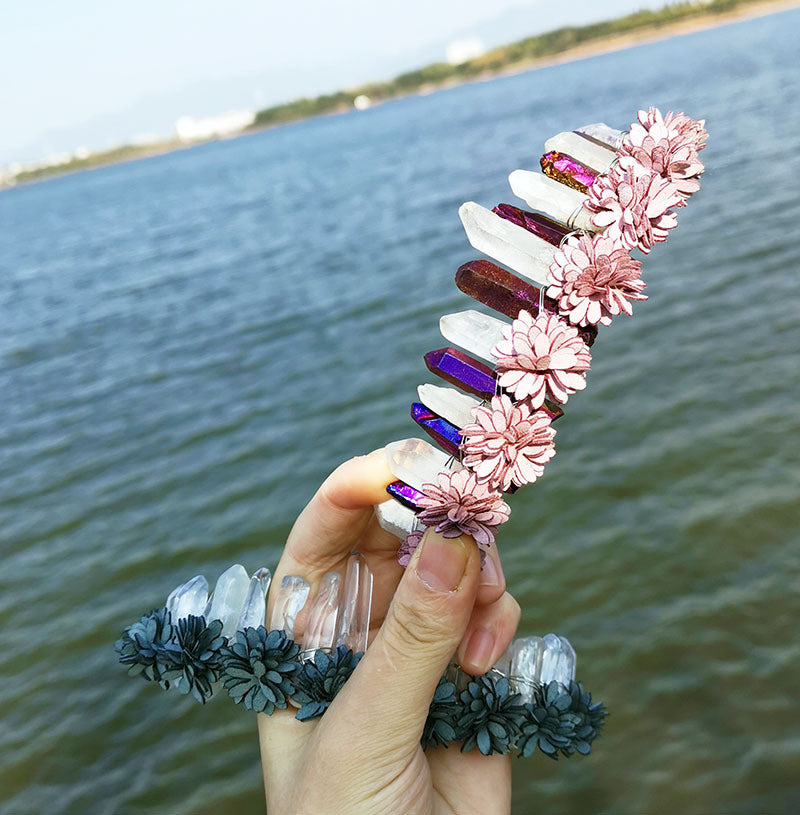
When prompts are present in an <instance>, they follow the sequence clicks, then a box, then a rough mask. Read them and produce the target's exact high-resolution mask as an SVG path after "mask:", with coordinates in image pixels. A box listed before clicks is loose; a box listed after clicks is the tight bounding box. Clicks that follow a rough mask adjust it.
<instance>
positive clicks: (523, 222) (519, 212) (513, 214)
mask: <svg viewBox="0 0 800 815" xmlns="http://www.w3.org/2000/svg"><path fill="white" fill-rule="evenodd" d="M492 212H494V213H495V215H499V216H500V217H501V218H505V219H506V220H507V221H511V223H512V224H516V225H517V226H521V227H522V228H523V229H527V230H528V232H533V234H534V235H538V236H539V237H540V238H541V239H542V240H545V241H547V242H548V243H550V244H552V245H553V246H560V245H561V241H562V240H564V238H565V237H566V236H567V235H569V233H570V232H571V231H572V230H571V229H569V228H568V227H566V226H564V224H560V223H559V222H558V221H554V220H553V219H552V218H548V217H546V216H545V215H540V214H539V213H538V212H528V210H526V209H520V208H519V207H515V206H512V205H511V204H498V205H497V206H496V207H495V208H494V209H493V210H492Z"/></svg>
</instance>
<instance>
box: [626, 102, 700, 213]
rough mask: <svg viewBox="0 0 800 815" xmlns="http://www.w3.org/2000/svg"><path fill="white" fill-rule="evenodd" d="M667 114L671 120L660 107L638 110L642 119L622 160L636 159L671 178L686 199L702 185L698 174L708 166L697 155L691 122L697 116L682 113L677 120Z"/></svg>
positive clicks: (631, 136) (631, 130)
mask: <svg viewBox="0 0 800 815" xmlns="http://www.w3.org/2000/svg"><path fill="white" fill-rule="evenodd" d="M680 115H681V116H683V114H680ZM667 116H669V117H670V118H669V121H667V120H666V119H665V118H664V117H663V116H662V115H661V111H660V110H658V109H657V108H650V110H649V111H647V112H646V111H643V110H641V111H639V121H638V122H635V123H634V124H632V125H631V129H630V132H629V133H628V135H627V136H625V138H624V139H623V141H622V146H621V147H620V149H619V151H618V152H619V155H620V158H621V161H620V163H621V164H623V166H625V165H626V162H629V161H631V160H633V161H635V162H637V163H638V164H640V165H641V166H642V167H644V168H645V169H646V170H652V171H653V172H654V173H658V175H660V176H661V177H662V178H665V179H666V180H667V181H671V182H672V183H673V184H674V185H675V188H676V189H677V190H678V192H680V194H681V197H682V198H683V199H686V198H688V197H689V196H690V195H692V194H693V193H695V192H697V190H699V189H700V182H699V181H698V178H697V177H698V176H699V175H701V173H702V172H703V170H704V169H705V167H704V166H703V162H702V161H700V159H699V158H698V157H697V141H696V139H697V136H696V134H695V133H694V132H693V131H692V125H691V124H689V123H691V122H694V120H692V119H689V118H688V117H683V119H681V120H679V122H678V123H677V124H676V122H675V118H674V116H673V114H672V113H668V114H667ZM684 119H685V120H686V122H684V121H683V120H684ZM694 124H698V123H696V122H694ZM703 132H705V131H703ZM706 135H708V134H706ZM683 203H684V202H683V201H682V202H681V204H683Z"/></svg>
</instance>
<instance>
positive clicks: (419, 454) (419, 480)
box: [384, 439, 461, 492]
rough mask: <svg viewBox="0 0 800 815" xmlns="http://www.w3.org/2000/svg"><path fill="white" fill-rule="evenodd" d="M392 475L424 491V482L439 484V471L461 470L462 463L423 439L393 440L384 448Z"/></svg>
mask: <svg viewBox="0 0 800 815" xmlns="http://www.w3.org/2000/svg"><path fill="white" fill-rule="evenodd" d="M384 453H385V455H386V462H387V464H388V465H389V469H390V470H391V471H392V475H394V477H395V478H399V479H400V480H401V481H405V482H406V484H410V485H411V486H412V487H414V488H415V489H418V490H420V491H422V492H424V490H423V489H422V487H423V485H424V484H438V483H439V482H438V475H439V473H441V472H443V471H445V470H452V471H455V470H460V469H461V464H460V463H459V462H457V461H454V460H453V459H452V458H451V457H450V456H448V455H447V453H443V452H442V451H441V450H437V449H436V448H435V447H434V446H433V445H432V444H428V442H426V441H423V440H422V439H403V440H402V441H393V442H391V443H390V444H387V445H386V447H385V448H384Z"/></svg>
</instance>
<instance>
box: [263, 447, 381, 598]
mask: <svg viewBox="0 0 800 815" xmlns="http://www.w3.org/2000/svg"><path fill="white" fill-rule="evenodd" d="M394 480H395V477H394V476H393V475H392V473H391V471H390V470H389V467H388V465H387V463H386V457H385V455H384V453H383V450H382V449H381V450H375V451H373V452H372V453H370V454H369V455H366V456H357V457H356V458H351V459H349V460H348V461H345V462H344V463H343V464H340V465H339V466H338V467H337V468H336V469H335V470H334V471H333V472H332V473H331V474H330V475H329V476H328V477H327V478H326V479H325V481H324V482H323V483H322V486H320V488H319V489H318V490H317V492H316V494H315V495H314V497H313V498H312V499H311V500H310V501H309V502H308V504H307V505H306V507H305V509H303V511H302V512H301V513H300V515H299V516H298V518H297V520H296V521H295V523H294V526H293V527H292V531H291V532H290V533H289V537H288V539H287V541H286V546H285V548H284V550H283V554H282V556H281V560H280V563H279V564H278V568H277V569H276V570H275V575H274V577H273V581H272V585H273V586H280V584H281V581H282V580H283V578H284V576H285V575H302V576H303V577H304V578H305V579H306V580H307V581H308V582H309V584H310V585H311V590H312V594H313V593H315V589H316V586H317V584H318V583H319V581H320V579H321V578H322V576H323V575H324V574H325V573H326V572H329V571H334V570H336V568H337V567H339V566H341V565H342V564H343V562H344V560H345V559H346V558H347V556H348V555H349V554H350V552H351V551H352V550H353V549H354V548H355V547H356V545H357V544H358V541H359V539H360V538H361V535H362V534H363V533H364V530H365V529H366V527H367V524H369V521H370V518H371V517H372V512H373V506H374V505H375V504H379V503H381V502H382V501H385V500H386V498H387V495H386V487H387V485H388V484H390V483H391V482H392V481H394ZM271 612H272V609H271V606H270V614H271Z"/></svg>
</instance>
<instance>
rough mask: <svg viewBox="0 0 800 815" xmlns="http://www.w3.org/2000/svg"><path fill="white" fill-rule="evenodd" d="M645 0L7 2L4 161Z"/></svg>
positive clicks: (288, 93) (321, 87) (391, 69)
mask: <svg viewBox="0 0 800 815" xmlns="http://www.w3.org/2000/svg"><path fill="white" fill-rule="evenodd" d="M659 5H662V3H661V2H658V1H657V2H647V1H646V0H645V2H642V0H605V2H603V3H599V2H597V0H574V2H570V3H568V4H567V3H561V4H558V3H553V2H551V0H491V2H487V0H404V1H403V2H402V3H376V2H375V1H374V0H307V1H306V2H301V0H297V1H296V2H280V3H279V2H277V1H276V0H261V2H256V0H137V2H120V0H110V2H109V0H105V2H99V0H0V77H2V79H0V122H2V126H0V162H4V161H10V160H13V159H27V158H37V157H40V156H42V155H44V154H45V153H47V152H51V151H56V150H71V149H74V148H75V147H77V146H79V145H87V146H89V147H90V148H101V147H106V146H108V145H110V144H113V143H119V142H122V141H125V140H128V139H130V138H133V137H135V136H137V135H138V134H142V133H147V132H157V133H165V134H166V133H168V132H169V130H170V129H171V126H172V123H173V122H174V120H175V119H176V118H177V117H178V116H180V115H181V114H185V113H186V114H194V115H203V114H210V113H216V112H220V111H223V110H226V109H231V108H243V107H244V108H252V107H262V106H266V105H268V104H270V103H273V102H277V101H284V100H287V99H291V98H294V97H296V96H298V95H301V94H315V93H319V92H325V91H328V90H334V89H337V88H340V87H342V86H347V85H352V84H355V83H358V82H362V81H366V80H370V79H376V78H385V77H389V76H392V75H394V74H396V73H398V72H399V71H403V70H407V69H410V68H413V67H417V66H418V65H422V64H425V63H427V62H430V61H433V60H436V59H442V58H443V57H444V49H445V46H446V45H447V43H448V42H449V41H451V40H453V39H458V38H461V37H465V36H478V37H481V38H482V39H483V40H484V41H485V42H486V43H487V45H494V44H499V43H502V42H509V41H511V40H514V39H519V38H521V37H524V36H527V35H530V34H533V33H538V32H541V31H544V30H547V29H549V28H553V27H554V26H558V25H563V24H565V23H568V22H574V23H581V22H585V21H587V20H590V19H600V18H607V17H613V16H617V15H619V14H622V13H626V12H629V11H632V10H635V9H637V8H641V7H642V6H659Z"/></svg>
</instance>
